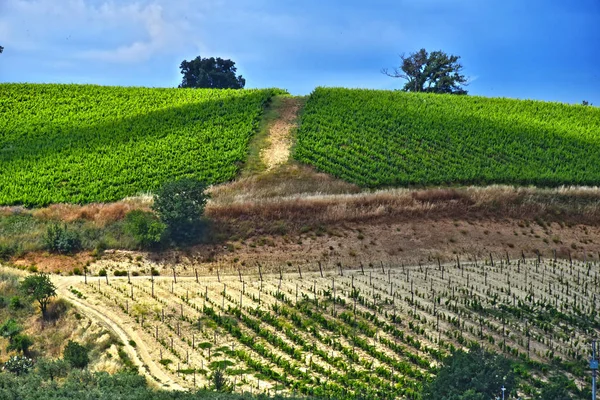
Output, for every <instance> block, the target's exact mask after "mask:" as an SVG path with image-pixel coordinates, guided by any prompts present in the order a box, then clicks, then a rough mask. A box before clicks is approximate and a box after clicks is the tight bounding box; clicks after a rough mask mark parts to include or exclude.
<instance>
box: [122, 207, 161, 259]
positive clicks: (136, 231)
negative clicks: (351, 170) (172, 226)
mask: <svg viewBox="0 0 600 400" xmlns="http://www.w3.org/2000/svg"><path fill="white" fill-rule="evenodd" d="M165 230H166V225H165V224H163V223H162V222H161V221H160V220H159V219H158V217H157V216H156V215H154V213H151V212H149V211H142V210H133V211H130V212H129V213H128V214H127V215H126V216H125V232H127V233H129V234H130V235H131V236H133V238H134V239H135V241H136V243H137V245H138V246H140V247H141V248H143V249H150V248H154V247H157V246H158V245H159V244H160V243H161V241H162V239H163V235H164V233H165Z"/></svg>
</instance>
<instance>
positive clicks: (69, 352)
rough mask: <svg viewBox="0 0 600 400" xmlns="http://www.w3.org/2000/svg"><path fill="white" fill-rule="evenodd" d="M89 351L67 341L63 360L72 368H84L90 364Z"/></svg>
mask: <svg viewBox="0 0 600 400" xmlns="http://www.w3.org/2000/svg"><path fill="white" fill-rule="evenodd" d="M88 353H89V350H88V349H87V348H86V347H85V346H82V345H80V344H79V343H77V342H74V341H72V340H69V342H68V343H67V346H66V347H65V351H64V354H63V359H64V360H65V361H66V362H68V363H69V364H71V366H72V367H74V368H85V367H87V365H88V363H89V362H90V359H89V356H88Z"/></svg>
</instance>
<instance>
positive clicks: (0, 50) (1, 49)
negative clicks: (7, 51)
mask: <svg viewBox="0 0 600 400" xmlns="http://www.w3.org/2000/svg"><path fill="white" fill-rule="evenodd" d="M3 51H4V47H2V46H0V54H2V52H3Z"/></svg>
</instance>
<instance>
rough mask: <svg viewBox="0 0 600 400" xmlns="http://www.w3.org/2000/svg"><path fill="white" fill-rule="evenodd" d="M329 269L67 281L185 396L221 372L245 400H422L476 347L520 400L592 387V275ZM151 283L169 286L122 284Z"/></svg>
mask: <svg viewBox="0 0 600 400" xmlns="http://www.w3.org/2000/svg"><path fill="white" fill-rule="evenodd" d="M324 267H325V266H322V265H320V264H311V265H293V264H291V263H289V264H287V265H283V266H282V267H280V268H279V270H277V268H275V269H274V268H273V267H271V268H270V270H269V271H266V268H265V266H262V267H261V266H260V265H257V266H256V267H253V268H251V270H249V269H248V268H244V269H238V270H236V269H235V267H232V266H223V265H222V266H221V267H217V268H215V269H214V270H212V272H211V273H209V274H207V275H203V274H202V272H201V273H200V275H198V273H197V271H196V267H195V266H194V265H192V264H189V265H185V266H179V267H177V268H175V269H171V268H170V267H169V268H167V267H166V265H165V264H162V265H159V264H142V263H140V262H133V260H131V262H129V263H120V264H117V263H113V264H110V263H108V264H107V263H105V264H98V265H92V267H91V270H92V271H91V272H93V273H94V274H98V272H99V271H100V268H106V269H108V276H107V277H92V276H88V277H87V278H85V279H87V284H86V283H84V277H72V278H68V279H69V282H70V290H71V293H72V294H74V295H76V296H77V299H78V301H81V302H84V303H85V304H89V305H91V306H92V307H95V308H96V309H97V310H101V312H102V314H103V315H105V316H106V317H107V318H111V320H113V321H114V322H115V324H118V325H119V326H127V327H130V329H132V330H133V331H135V337H136V338H137V339H136V340H139V341H138V342H137V343H134V344H133V345H134V346H137V348H138V349H139V348H142V347H143V348H144V351H148V352H149V354H150V356H151V358H152V359H153V362H152V364H156V365H158V366H159V367H160V368H161V369H162V370H163V371H164V372H165V373H167V374H169V375H170V376H171V377H172V379H173V380H174V381H175V382H177V384H178V385H181V386H183V387H194V386H195V387H201V386H203V385H205V384H207V382H208V377H209V376H210V373H211V371H213V370H215V369H217V368H224V369H226V374H227V377H228V379H229V380H230V381H231V382H232V383H234V384H235V387H236V391H238V392H242V391H246V392H253V393H263V392H265V393H270V394H274V393H281V394H286V393H287V394H290V393H296V394H304V395H318V396H339V397H341V398H355V396H356V395H358V394H362V395H364V396H366V397H367V398H381V399H392V398H413V399H419V398H420V390H421V387H422V385H423V382H425V381H427V380H428V379H430V378H431V377H433V376H434V375H435V374H436V372H437V366H438V365H439V361H440V360H441V359H442V358H443V357H444V356H445V355H448V354H449V353H450V352H451V351H452V350H453V349H455V348H464V347H467V346H469V345H470V344H473V343H478V344H480V345H482V346H483V347H485V348H486V349H488V350H491V351H493V352H497V353H502V354H504V355H506V356H508V357H510V358H512V359H513V360H516V362H517V367H516V372H517V374H518V375H519V377H520V379H521V384H520V387H519V388H518V391H519V394H520V395H521V396H522V397H523V398H532V397H534V396H535V394H536V393H537V392H538V391H539V390H540V388H541V387H543V386H544V384H545V383H544V382H545V381H547V380H548V379H549V377H550V376H552V375H554V374H555V373H564V374H567V375H568V376H569V377H571V379H573V380H574V381H575V382H576V383H577V385H578V386H585V385H587V386H589V382H588V378H587V375H588V374H587V371H586V365H587V361H586V359H587V357H588V347H589V337H590V336H593V334H594V333H597V332H598V329H600V318H598V314H597V307H598V302H599V300H600V299H597V297H596V295H595V294H594V293H597V292H598V286H599V284H600V279H599V277H598V272H599V265H598V264H597V263H595V262H594V263H591V262H581V261H572V262H571V261H569V260H567V261H565V260H554V259H543V258H540V259H526V260H525V259H519V260H516V259H509V258H507V257H506V256H504V257H502V256H499V255H497V254H494V255H492V254H491V255H490V256H489V257H488V258H487V259H485V260H481V259H480V260H473V259H472V260H470V261H467V260H460V259H458V258H457V260H456V261H455V262H454V263H453V264H448V263H446V264H442V263H437V262H436V261H435V260H434V262H432V263H431V264H429V265H424V264H421V265H418V266H404V265H391V264H387V263H377V264H375V265H362V264H361V265H355V266H353V267H350V266H347V265H341V264H340V265H337V266H332V267H333V268H330V269H325V268H324ZM321 268H323V269H321ZM151 269H156V271H158V272H160V274H161V276H155V277H151V276H139V277H131V278H127V277H120V278H116V277H114V274H115V272H116V271H131V272H133V271H136V275H137V273H142V274H143V273H147V274H149V273H150V271H151ZM183 275H187V276H183ZM190 275H191V276H190ZM129 279H130V282H128V280H129ZM149 370H151V369H149ZM157 380H158V379H157ZM163 383H164V382H163Z"/></svg>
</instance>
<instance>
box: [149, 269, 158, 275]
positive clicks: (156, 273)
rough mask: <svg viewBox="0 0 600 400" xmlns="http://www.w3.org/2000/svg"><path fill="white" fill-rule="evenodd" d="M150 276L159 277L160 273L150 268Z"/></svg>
mask: <svg viewBox="0 0 600 400" xmlns="http://www.w3.org/2000/svg"><path fill="white" fill-rule="evenodd" d="M150 274H152V276H159V275H160V271H159V270H157V269H156V268H154V267H152V268H151V269H150Z"/></svg>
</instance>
